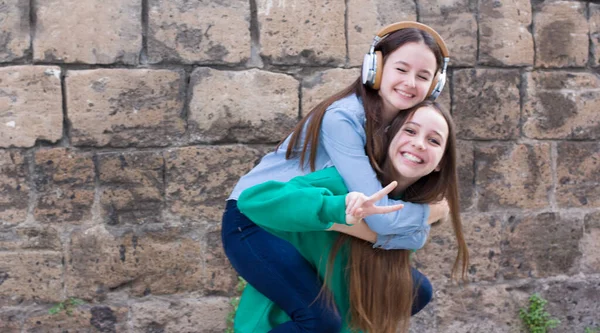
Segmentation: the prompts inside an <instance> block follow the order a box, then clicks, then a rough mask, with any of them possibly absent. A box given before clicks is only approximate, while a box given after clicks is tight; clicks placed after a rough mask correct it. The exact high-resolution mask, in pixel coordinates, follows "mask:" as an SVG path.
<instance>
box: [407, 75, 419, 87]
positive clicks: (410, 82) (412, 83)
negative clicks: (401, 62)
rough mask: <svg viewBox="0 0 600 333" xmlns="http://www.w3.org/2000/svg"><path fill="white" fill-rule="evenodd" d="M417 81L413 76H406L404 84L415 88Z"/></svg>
mask: <svg viewBox="0 0 600 333" xmlns="http://www.w3.org/2000/svg"><path fill="white" fill-rule="evenodd" d="M416 81H417V80H416V79H415V76H414V75H408V78H407V79H406V84H407V85H408V86H409V87H411V88H414V87H415V82H416Z"/></svg>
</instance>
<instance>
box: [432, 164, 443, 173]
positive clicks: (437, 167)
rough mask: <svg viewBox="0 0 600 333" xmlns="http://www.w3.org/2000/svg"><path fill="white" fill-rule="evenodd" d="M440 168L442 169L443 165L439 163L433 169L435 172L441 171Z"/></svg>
mask: <svg viewBox="0 0 600 333" xmlns="http://www.w3.org/2000/svg"><path fill="white" fill-rule="evenodd" d="M440 170H442V167H441V166H440V165H439V164H438V165H437V166H436V167H435V169H433V171H434V172H439V171H440Z"/></svg>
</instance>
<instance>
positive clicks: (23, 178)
mask: <svg viewBox="0 0 600 333" xmlns="http://www.w3.org/2000/svg"><path fill="white" fill-rule="evenodd" d="M28 205H29V185H28V184H27V160H26V157H25V154H23V153H22V152H20V151H14V150H0V225H14V224H18V223H20V222H23V221H24V220H25V217H26V216H27V207H28Z"/></svg>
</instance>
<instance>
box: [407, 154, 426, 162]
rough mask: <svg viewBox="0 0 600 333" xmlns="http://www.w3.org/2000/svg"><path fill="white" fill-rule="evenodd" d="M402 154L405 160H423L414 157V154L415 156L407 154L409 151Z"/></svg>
mask: <svg viewBox="0 0 600 333" xmlns="http://www.w3.org/2000/svg"><path fill="white" fill-rule="evenodd" d="M402 156H404V158H406V159H407V160H409V161H413V162H415V163H421V162H423V160H422V159H420V158H418V157H416V156H415V155H413V154H409V153H402Z"/></svg>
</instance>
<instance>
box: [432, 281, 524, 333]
mask: <svg viewBox="0 0 600 333" xmlns="http://www.w3.org/2000/svg"><path fill="white" fill-rule="evenodd" d="M528 296H529V294H528V293H526V292H523V291H520V290H517V289H514V287H512V286H508V285H503V284H498V285H492V286H490V285H474V284H470V285H466V286H461V287H457V286H448V287H446V288H443V289H441V290H438V291H437V292H436V297H437V301H438V304H439V307H438V309H439V311H438V315H437V318H436V319H437V323H438V330H437V331H436V332H452V333H472V332H492V333H514V332H520V331H521V330H520V329H522V326H521V325H522V324H521V320H520V319H519V315H518V313H519V308H521V307H523V306H524V305H525V304H527V298H528Z"/></svg>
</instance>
